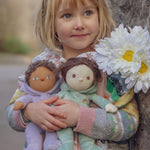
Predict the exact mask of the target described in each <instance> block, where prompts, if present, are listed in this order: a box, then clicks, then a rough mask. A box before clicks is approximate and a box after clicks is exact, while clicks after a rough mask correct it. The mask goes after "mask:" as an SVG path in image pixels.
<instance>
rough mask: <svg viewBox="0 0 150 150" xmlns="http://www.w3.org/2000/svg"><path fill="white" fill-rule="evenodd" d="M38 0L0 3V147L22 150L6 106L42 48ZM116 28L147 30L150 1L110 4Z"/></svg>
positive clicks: (19, 135) (3, 0)
mask: <svg viewBox="0 0 150 150" xmlns="http://www.w3.org/2000/svg"><path fill="white" fill-rule="evenodd" d="M40 4H41V0H13V1H12V0H0V102H1V105H0V133H1V134H0V146H1V148H0V149H1V150H10V149H12V150H21V149H22V147H23V144H24V133H19V132H16V131H14V130H13V129H11V128H10V127H9V126H8V121H7V114H6V110H7V106H8V103H9V100H10V99H11V97H12V96H13V93H14V92H15V89H16V88H17V77H18V75H20V74H22V73H23V72H24V70H25V69H26V67H27V65H28V64H29V63H30V61H31V60H32V58H33V57H34V56H36V55H37V54H38V53H40V52H41V51H42V50H43V49H44V46H43V45H42V44H41V42H40V41H39V40H37V37H36V34H35V22H36V15H37V12H38V10H39V7H40ZM110 4H111V6H110V7H111V8H112V13H113V18H114V20H115V21H116V25H117V26H118V25H119V24H120V23H123V24H124V25H127V26H134V25H141V26H142V27H145V26H147V27H148V29H149V30H150V0H110Z"/></svg>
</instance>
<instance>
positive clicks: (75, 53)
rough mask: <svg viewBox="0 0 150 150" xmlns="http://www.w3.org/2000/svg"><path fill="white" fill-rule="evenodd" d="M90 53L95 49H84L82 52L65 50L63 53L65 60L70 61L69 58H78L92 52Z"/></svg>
mask: <svg viewBox="0 0 150 150" xmlns="http://www.w3.org/2000/svg"><path fill="white" fill-rule="evenodd" d="M90 51H94V49H93V48H91V47H90V48H86V49H82V50H80V49H79V50H74V49H64V50H63V51H62V56H63V57H64V58H65V59H69V58H72V57H76V56H78V55H80V54H82V53H86V52H90Z"/></svg>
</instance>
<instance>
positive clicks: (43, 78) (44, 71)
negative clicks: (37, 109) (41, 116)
mask: <svg viewBox="0 0 150 150" xmlns="http://www.w3.org/2000/svg"><path fill="white" fill-rule="evenodd" d="M43 64H46V65H45V66H44V65H43ZM47 64H49V62H46V61H44V63H43V61H41V62H36V64H35V63H34V64H31V65H32V66H29V69H28V71H26V74H25V75H26V81H25V82H24V84H23V85H22V87H21V91H23V92H24V93H26V94H27V95H24V96H22V97H20V98H19V99H17V100H16V102H15V105H14V110H20V109H23V108H24V107H25V106H26V105H27V104H28V103H34V102H38V101H40V100H43V99H47V98H50V97H53V96H56V94H57V93H58V92H59V90H60V83H61V81H60V79H58V80H57V81H56V77H55V75H54V73H53V69H54V67H49V68H48V66H47ZM36 65H37V66H36ZM49 65H50V64H49ZM33 68H34V69H33ZM32 69H33V70H32ZM27 76H28V77H27ZM43 132H45V140H44V144H43V136H42V133H43ZM25 137H26V142H27V148H26V149H25V150H42V149H44V150H56V149H57V148H58V147H59V146H60V145H61V143H60V141H59V140H58V138H57V135H56V132H48V131H44V130H43V129H42V128H40V127H39V126H37V125H36V124H34V123H32V122H30V123H29V124H28V126H27V127H26V129H25Z"/></svg>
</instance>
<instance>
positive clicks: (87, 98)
mask: <svg viewBox="0 0 150 150" xmlns="http://www.w3.org/2000/svg"><path fill="white" fill-rule="evenodd" d="M58 71H59V72H60V73H61V75H62V78H63V82H62V84H61V91H60V92H59V93H58V96H59V98H60V99H67V100H71V101H73V102H75V103H77V104H78V105H82V106H85V107H89V106H90V102H93V103H95V104H96V105H98V106H99V107H101V108H103V109H105V110H106V111H107V112H112V113H115V112H117V108H116V106H114V105H113V104H111V103H110V102H109V101H108V100H106V99H104V98H103V97H101V96H99V95H97V94H96V92H97V84H96V83H97V81H98V79H99V78H100V71H99V69H98V66H97V64H96V63H95V62H94V60H90V59H88V58H85V57H76V58H70V59H68V61H67V62H66V63H64V64H62V65H61V66H60V68H59V69H58ZM57 135H58V137H59V139H60V141H61V143H62V145H61V146H60V147H59V148H58V150H73V145H74V142H73V141H74V137H73V136H74V135H73V131H72V128H69V127H68V128H66V129H62V130H60V131H57ZM78 139H79V145H80V148H81V150H87V149H88V150H101V148H100V147H98V146H97V145H96V144H95V140H94V139H92V138H90V137H88V136H85V135H83V134H81V133H78Z"/></svg>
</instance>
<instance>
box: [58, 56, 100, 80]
mask: <svg viewBox="0 0 150 150" xmlns="http://www.w3.org/2000/svg"><path fill="white" fill-rule="evenodd" d="M78 65H86V66H88V67H89V68H90V69H91V70H92V71H93V74H94V77H95V81H97V80H98V79H99V78H100V77H101V74H100V70H99V69H98V65H97V63H96V62H95V61H94V60H91V59H89V58H86V57H75V58H70V59H68V60H67V61H66V62H65V63H64V64H62V65H61V66H60V67H59V68H58V70H57V71H58V73H61V75H62V77H63V79H64V80H65V81H66V74H67V72H68V70H70V69H71V68H72V67H74V66H78Z"/></svg>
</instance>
